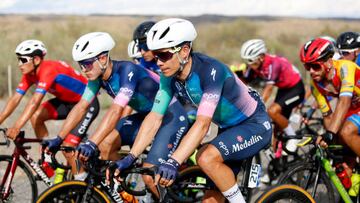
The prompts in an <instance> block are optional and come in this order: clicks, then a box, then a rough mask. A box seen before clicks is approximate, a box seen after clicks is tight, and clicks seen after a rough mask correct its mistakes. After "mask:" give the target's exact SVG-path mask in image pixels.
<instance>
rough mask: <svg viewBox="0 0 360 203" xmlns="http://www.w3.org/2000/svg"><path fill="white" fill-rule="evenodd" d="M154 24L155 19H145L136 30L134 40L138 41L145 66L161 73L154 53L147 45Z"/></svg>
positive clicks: (141, 59) (142, 62)
mask: <svg viewBox="0 0 360 203" xmlns="http://www.w3.org/2000/svg"><path fill="white" fill-rule="evenodd" d="M154 24H155V22H154V21H145V22H142V23H140V25H138V26H137V27H136V28H135V30H134V33H133V40H134V41H135V42H136V43H137V45H138V48H139V51H140V53H141V55H142V57H141V58H140V59H139V62H140V64H141V65H142V66H144V67H145V68H147V69H149V70H152V71H154V72H155V73H157V74H160V69H159V67H158V66H157V65H156V60H155V58H154V55H153V53H152V52H151V51H150V50H149V48H148V47H147V45H146V36H147V34H148V32H149V30H150V28H151V27H152V26H153V25H154Z"/></svg>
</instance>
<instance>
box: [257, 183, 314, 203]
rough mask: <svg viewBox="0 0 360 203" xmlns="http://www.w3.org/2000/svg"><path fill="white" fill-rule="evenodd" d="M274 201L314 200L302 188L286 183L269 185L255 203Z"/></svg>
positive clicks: (305, 202) (310, 201) (307, 202)
mask: <svg viewBox="0 0 360 203" xmlns="http://www.w3.org/2000/svg"><path fill="white" fill-rule="evenodd" d="M274 202H278V203H281V202H284V203H285V202H294V203H295V202H298V203H315V200H314V199H313V198H312V197H311V195H310V194H309V193H308V192H306V191H305V190H304V189H303V188H301V187H299V186H296V185H288V184H285V185H279V186H274V187H271V188H269V189H268V190H266V191H265V192H264V193H263V194H262V195H261V196H260V197H259V198H258V199H257V200H256V203H274Z"/></svg>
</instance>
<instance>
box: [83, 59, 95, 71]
mask: <svg viewBox="0 0 360 203" xmlns="http://www.w3.org/2000/svg"><path fill="white" fill-rule="evenodd" d="M96 60H98V58H97V57H93V58H89V59H85V60H82V61H79V65H80V67H81V69H85V70H88V71H91V70H92V69H93V67H94V66H93V63H94V62H95V61H96Z"/></svg>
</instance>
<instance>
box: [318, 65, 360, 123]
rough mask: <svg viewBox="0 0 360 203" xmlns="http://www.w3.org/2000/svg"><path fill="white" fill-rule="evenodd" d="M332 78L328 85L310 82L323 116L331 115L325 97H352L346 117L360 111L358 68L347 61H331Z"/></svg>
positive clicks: (359, 70)
mask: <svg viewBox="0 0 360 203" xmlns="http://www.w3.org/2000/svg"><path fill="white" fill-rule="evenodd" d="M333 66H334V69H333V70H332V71H333V73H332V74H333V77H332V79H331V82H330V84H327V85H326V86H325V85H324V84H323V83H317V82H315V81H313V80H312V83H311V90H312V94H313V95H314V97H315V99H316V101H317V102H318V105H319V108H320V110H321V112H322V113H323V114H325V115H326V114H329V113H331V107H330V105H329V103H328V100H327V98H326V96H333V97H341V96H347V97H352V102H351V107H350V109H349V113H348V114H347V116H346V117H348V116H350V115H351V114H353V113H354V112H358V111H359V110H360V68H359V67H358V66H357V65H356V64H355V63H353V62H352V61H348V60H333Z"/></svg>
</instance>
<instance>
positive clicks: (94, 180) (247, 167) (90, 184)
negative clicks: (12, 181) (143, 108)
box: [37, 157, 260, 203]
mask: <svg viewBox="0 0 360 203" xmlns="http://www.w3.org/2000/svg"><path fill="white" fill-rule="evenodd" d="M252 160H253V157H251V158H248V159H246V160H243V164H241V166H242V168H243V173H241V174H240V176H242V177H243V178H242V181H241V182H240V189H241V192H242V194H243V196H244V197H245V199H246V201H250V199H251V192H252V189H253V188H255V187H258V184H259V180H258V178H259V173H260V165H259V164H254V163H253V161H252ZM94 163H95V164H96V163H99V162H98V161H96V160H95V161H88V162H87V164H90V165H87V166H86V167H85V168H87V169H88V170H89V176H88V178H87V179H86V180H85V182H82V181H64V182H62V183H59V184H57V185H54V186H53V187H50V188H48V189H47V190H45V191H44V192H43V193H42V194H41V195H40V196H39V198H38V201H37V203H44V202H70V201H72V202H123V201H124V200H123V199H122V197H121V196H120V195H119V193H118V191H117V190H115V189H113V188H112V184H111V185H107V184H106V183H105V180H104V174H103V173H104V171H103V170H101V169H99V168H98V167H97V166H95V165H93V164H94ZM98 171H100V172H98ZM155 171H156V169H155V168H154V167H153V168H141V167H137V166H134V168H132V169H129V170H125V171H123V172H122V173H121V177H122V179H123V181H122V182H121V185H120V191H121V190H124V191H126V192H127V193H129V194H132V195H135V196H143V195H146V194H147V193H148V191H147V189H146V188H145V186H144V185H143V184H142V186H144V187H134V185H133V184H132V181H131V174H142V175H144V174H146V175H151V176H153V177H154V176H155ZM205 178H207V177H206V175H205V174H204V173H203V172H202V171H201V169H200V168H199V167H198V166H191V167H188V168H186V169H184V170H182V171H180V172H179V177H178V178H177V180H176V181H175V183H174V184H173V185H172V186H171V187H169V188H162V187H159V186H158V190H159V193H160V200H159V201H160V202H181V203H182V202H198V201H201V199H202V197H203V194H204V193H205V190H208V189H215V185H213V184H210V183H209V181H206V180H205ZM199 180H200V181H199Z"/></svg>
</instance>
